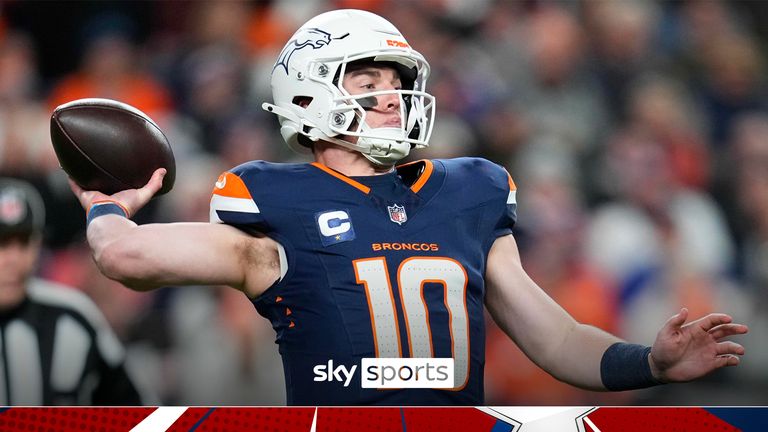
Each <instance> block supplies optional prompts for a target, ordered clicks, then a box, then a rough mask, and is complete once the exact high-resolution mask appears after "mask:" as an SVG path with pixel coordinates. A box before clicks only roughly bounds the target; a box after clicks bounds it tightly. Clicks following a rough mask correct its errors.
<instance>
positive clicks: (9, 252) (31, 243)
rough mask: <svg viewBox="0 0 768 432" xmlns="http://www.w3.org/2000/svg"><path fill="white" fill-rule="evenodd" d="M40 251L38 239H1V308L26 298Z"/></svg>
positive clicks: (18, 236) (20, 237)
mask: <svg viewBox="0 0 768 432" xmlns="http://www.w3.org/2000/svg"><path fill="white" fill-rule="evenodd" d="M39 251H40V240H39V239H38V238H36V237H30V236H28V235H26V236H25V235H13V236H2V237H0V308H3V307H10V306H14V305H15V304H17V303H18V302H19V301H21V299H22V298H23V297H24V291H25V289H26V283H27V279H28V278H29V276H30V275H31V274H32V271H33V270H34V267H35V262H36V261H37V255H38V253H39Z"/></svg>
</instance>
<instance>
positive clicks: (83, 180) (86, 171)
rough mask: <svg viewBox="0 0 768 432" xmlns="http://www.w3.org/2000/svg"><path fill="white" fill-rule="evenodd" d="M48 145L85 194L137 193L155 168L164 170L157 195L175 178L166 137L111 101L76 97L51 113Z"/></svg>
mask: <svg viewBox="0 0 768 432" xmlns="http://www.w3.org/2000/svg"><path fill="white" fill-rule="evenodd" d="M51 142H52V143H53V149H54V150H55V151H56V156H57V157H58V159H59V164H60V165H61V167H62V168H63V169H64V171H66V173H67V174H68V175H69V177H70V178H72V180H74V181H75V183H77V184H78V185H79V186H80V187H82V188H83V189H85V190H97V191H100V192H103V193H105V194H107V195H111V194H113V193H115V192H119V191H121V190H125V189H136V188H140V187H142V186H144V185H145V184H146V183H147V181H149V179H150V177H151V176H152V173H153V172H154V171H155V170H156V169H158V168H165V169H166V170H167V171H168V172H167V174H166V175H165V177H164V178H163V186H162V188H161V189H160V191H158V192H157V195H162V194H164V193H167V192H168V191H170V190H171V188H172V187H173V182H174V180H175V179H176V162H175V160H174V158H173V151H172V150H171V146H170V144H169V143H168V139H167V138H166V137H165V135H163V132H162V131H161V130H160V128H159V127H158V126H157V124H156V123H155V122H154V121H152V119H150V118H149V116H147V115H146V114H144V113H143V112H141V111H139V110H138V109H136V108H134V107H132V106H130V105H128V104H125V103H122V102H118V101H115V100H111V99H78V100H75V101H72V102H68V103H65V104H63V105H60V106H59V107H58V108H56V109H55V110H54V111H53V114H52V115H51Z"/></svg>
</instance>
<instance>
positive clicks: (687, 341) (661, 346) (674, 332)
mask: <svg viewBox="0 0 768 432" xmlns="http://www.w3.org/2000/svg"><path fill="white" fill-rule="evenodd" d="M687 318H688V309H685V308H683V309H681V310H680V312H679V313H678V314H676V315H674V316H673V317H672V318H670V319H669V320H668V321H667V322H666V324H664V327H662V328H661V330H660V331H659V333H658V335H657V336H656V341H654V343H653V348H651V355H650V356H649V359H648V361H649V362H650V365H651V371H652V372H653V375H654V377H655V378H656V379H658V380H659V381H662V382H682V381H691V380H694V379H696V378H699V377H701V376H704V375H706V374H708V373H710V372H712V371H714V370H715V369H719V368H722V367H725V366H737V365H738V364H739V362H740V361H741V358H740V357H739V356H742V355H744V347H743V346H741V345H739V344H737V343H736V342H732V341H727V340H724V339H725V338H727V337H729V336H733V335H739V334H744V333H746V332H747V331H748V330H749V329H748V328H747V326H745V325H743V324H734V323H733V322H732V321H733V318H731V317H730V316H729V315H726V314H721V313H714V314H709V315H707V316H705V317H703V318H701V319H698V320H696V321H693V322H690V323H688V324H685V320H686V319H687Z"/></svg>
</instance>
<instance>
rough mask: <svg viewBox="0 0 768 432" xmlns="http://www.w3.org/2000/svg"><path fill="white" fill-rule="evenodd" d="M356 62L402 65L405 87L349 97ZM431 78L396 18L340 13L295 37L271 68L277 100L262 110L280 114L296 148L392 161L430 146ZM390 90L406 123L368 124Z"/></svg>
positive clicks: (307, 26) (325, 17)
mask: <svg viewBox="0 0 768 432" xmlns="http://www.w3.org/2000/svg"><path fill="white" fill-rule="evenodd" d="M358 60H372V61H374V62H387V63H388V64H389V65H392V66H394V67H396V68H397V70H398V71H399V72H400V78H401V81H402V83H403V85H402V87H403V88H402V89H398V90H385V91H374V92H369V93H365V94H359V95H350V94H349V92H347V91H346V90H345V89H344V87H343V83H342V82H343V80H344V72H345V70H346V68H347V65H348V64H349V63H351V62H354V61H358ZM428 76H429V64H428V63H427V61H426V60H425V59H424V57H423V56H422V55H421V54H419V53H418V52H417V51H415V50H413V49H412V48H411V46H410V45H408V42H407V41H406V40H405V38H404V37H403V35H402V34H401V33H400V31H399V30H397V28H395V26H394V25H392V23H390V22H389V21H387V20H385V19H384V18H382V17H380V16H378V15H376V14H373V13H370V12H365V11H360V10H352V9H347V10H336V11H331V12H326V13H323V14H320V15H318V16H316V17H314V18H312V19H311V20H309V21H307V23H306V24H304V25H303V26H302V27H301V28H299V29H298V30H297V31H296V33H295V34H294V35H293V37H291V39H290V41H289V42H288V43H287V44H286V45H285V47H284V48H283V50H282V51H281V52H280V56H279V57H278V59H277V62H275V66H274V68H273V69H272V97H273V99H274V104H270V103H264V104H263V105H262V108H264V109H265V110H267V111H269V112H272V113H274V114H277V116H278V117H279V119H280V126H281V127H280V132H281V134H282V135H283V138H284V139H285V141H286V143H287V144H288V146H289V147H291V148H292V149H294V150H296V151H298V152H302V153H307V152H309V150H310V146H311V142H314V141H318V140H323V141H328V142H332V143H334V144H338V145H341V146H343V147H346V148H350V149H353V150H357V151H359V152H361V153H362V154H363V155H365V156H366V157H367V158H368V159H369V160H371V161H372V162H374V163H376V164H378V165H383V166H391V165H393V164H394V163H395V162H397V161H398V160H400V159H402V158H404V157H405V156H407V155H408V152H409V151H410V150H411V148H412V147H416V148H421V147H427V145H428V142H429V137H430V135H431V134H432V125H433V123H434V116H435V98H434V97H433V96H432V95H430V94H428V93H426V92H425V91H424V88H425V84H426V82H427V77H428ZM387 94H397V95H398V97H399V98H400V118H401V119H402V121H401V124H400V127H382V128H371V127H369V126H368V125H367V124H366V122H365V118H366V109H369V108H371V107H372V106H375V105H376V102H375V101H376V99H375V98H376V97H377V96H381V95H387ZM299 102H301V105H304V106H301V105H300V104H299ZM307 102H308V103H307ZM349 137H357V138H356V140H355V139H353V140H352V141H350V140H349Z"/></svg>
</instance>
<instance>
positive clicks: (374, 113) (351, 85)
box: [343, 64, 402, 129]
mask: <svg viewBox="0 0 768 432" xmlns="http://www.w3.org/2000/svg"><path fill="white" fill-rule="evenodd" d="M343 86H344V89H345V90H347V91H348V92H349V94H351V95H358V94H363V93H370V92H374V91H382V90H399V89H401V88H402V83H401V82H400V74H399V73H398V72H397V70H396V69H394V68H392V67H389V66H384V65H381V66H379V65H374V64H372V65H369V66H363V67H361V68H359V69H355V70H353V71H351V72H347V73H345V74H344V81H343ZM371 105H372V106H370V107H365V108H366V111H367V115H366V117H365V122H366V124H368V126H369V127H371V128H374V129H375V128H382V127H398V128H399V127H400V124H401V122H402V119H401V118H400V96H398V95H397V94H394V93H393V94H385V95H379V96H376V102H375V104H373V103H372V104H371Z"/></svg>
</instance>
